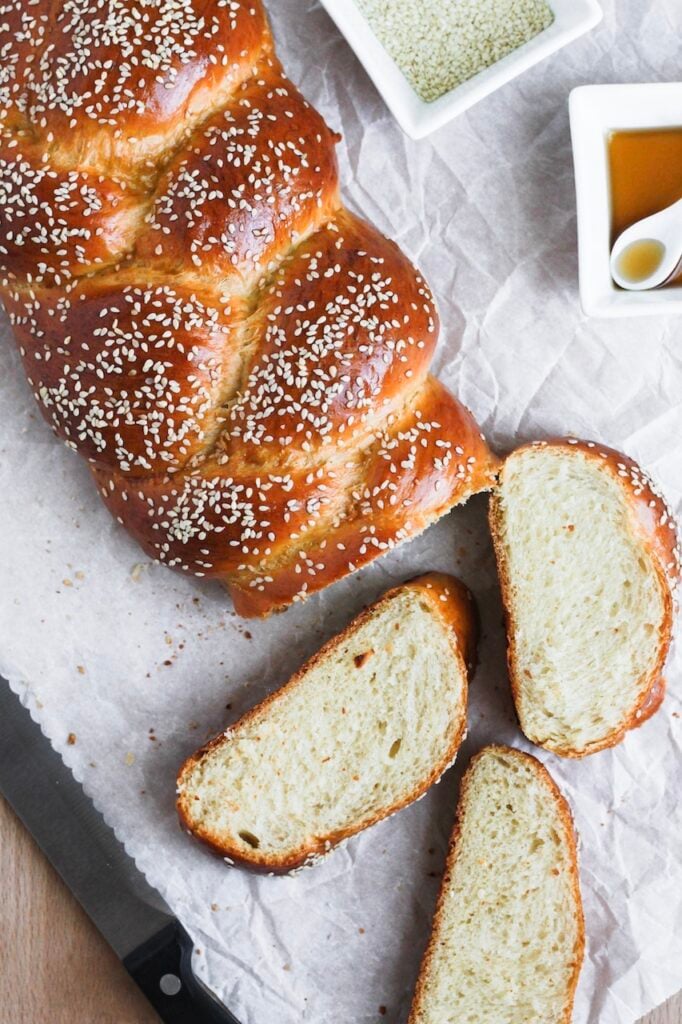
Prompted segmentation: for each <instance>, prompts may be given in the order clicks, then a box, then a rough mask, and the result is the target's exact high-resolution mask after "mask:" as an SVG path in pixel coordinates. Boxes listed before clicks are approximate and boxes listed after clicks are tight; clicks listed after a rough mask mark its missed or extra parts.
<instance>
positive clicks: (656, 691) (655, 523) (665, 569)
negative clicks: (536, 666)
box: [489, 437, 680, 758]
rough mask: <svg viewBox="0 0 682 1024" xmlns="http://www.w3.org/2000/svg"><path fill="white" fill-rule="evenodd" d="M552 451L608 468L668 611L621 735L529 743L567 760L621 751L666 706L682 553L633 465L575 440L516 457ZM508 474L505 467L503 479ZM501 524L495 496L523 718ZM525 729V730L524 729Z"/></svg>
mask: <svg viewBox="0 0 682 1024" xmlns="http://www.w3.org/2000/svg"><path fill="white" fill-rule="evenodd" d="M547 447H552V448H554V449H559V450H562V449H563V450H564V451H566V453H567V454H572V453H577V452H579V453H580V454H581V455H583V456H585V457H586V458H588V459H591V460H593V461H594V462H596V463H598V464H599V465H600V466H604V467H605V468H606V469H607V470H608V471H609V472H610V473H611V475H612V476H613V477H614V479H615V480H616V481H617V482H618V484H619V486H620V487H621V488H622V489H623V491H625V493H626V495H627V499H628V506H629V509H630V513H631V525H632V528H633V532H634V533H635V534H636V535H637V536H638V537H639V539H640V540H641V542H642V544H643V546H644V547H645V549H646V550H647V552H648V553H649V554H650V555H651V557H652V559H653V562H654V565H655V567H656V573H657V577H658V583H659V587H660V590H661V595H662V598H663V602H664V607H665V613H664V620H663V624H662V626H661V628H660V630H659V649H658V656H657V660H656V664H655V666H654V669H653V670H652V671H651V673H650V674H649V676H648V678H647V679H646V680H644V681H643V682H642V686H641V688H640V697H639V699H638V701H637V703H636V704H635V706H634V707H633V708H632V710H631V711H630V713H629V714H628V716H627V718H626V719H625V720H624V721H623V722H622V723H621V725H620V726H619V727H618V728H617V729H614V730H612V731H611V732H610V733H609V734H608V735H606V736H604V737H603V738H602V739H600V740H597V741H595V742H593V743H591V744H589V745H588V746H586V747H585V748H583V749H581V750H575V749H573V748H571V747H563V746H560V745H557V744H554V743H549V742H540V740H539V739H537V738H536V737H529V739H531V741H532V742H537V743H538V744H539V745H540V746H543V747H545V748H546V749H548V750H551V751H552V752H553V753H555V754H559V755H560V756H562V757H571V758H581V757H585V756H587V755H588V754H594V753H597V752H598V751H600V750H605V749H607V748H609V747H613V746H616V745H617V744H618V743H620V742H621V741H622V739H623V737H624V736H625V735H626V733H627V732H628V731H629V730H630V729H635V728H637V727H638V726H640V725H642V724H643V723H644V722H645V721H647V719H649V718H650V717H651V716H652V715H653V714H654V713H655V712H656V711H657V710H658V708H659V707H660V706H661V704H662V702H663V698H664V696H665V682H664V680H663V675H662V673H663V668H664V666H665V661H666V658H667V655H668V650H669V647H670V642H671V639H672V627H673V616H674V590H675V587H676V585H677V583H678V581H679V578H680V548H679V540H678V535H677V528H676V524H675V519H674V517H673V514H672V512H671V511H670V508H669V507H668V505H667V503H666V501H665V499H664V498H663V497H662V495H661V494H660V493H658V491H657V490H656V489H655V487H654V485H653V483H652V481H651V480H650V479H649V477H648V476H647V475H646V474H645V473H644V471H643V470H642V469H641V467H640V466H638V464H637V463H636V462H634V460H633V459H631V458H629V457H628V456H627V455H624V454H623V453H622V452H618V451H616V450H615V449H613V448H608V447H607V446H606V445H602V444H599V443H598V442H596V441H581V440H578V439H577V438H573V437H565V438H551V439H549V440H546V441H536V442H532V443H531V444H527V445H523V446H522V447H520V448H518V449H516V451H514V452H512V453H511V455H516V454H518V453H521V452H524V451H527V450H531V449H534V448H535V449H542V448H547ZM510 457H511V456H510ZM503 473H504V463H503V465H502V470H501V475H502V474H503ZM501 521H502V512H501V508H500V498H499V497H498V496H497V495H496V494H495V493H493V496H492V498H491V502H490V510H489V522H490V529H491V533H492V537H493V544H494V547H495V554H496V559H497V567H498V575H499V579H500V588H501V591H502V599H503V605H504V612H505V621H506V626H507V663H508V666H509V678H510V682H511V688H512V695H513V698H514V704H515V706H516V709H517V714H518V713H519V707H520V689H521V687H520V681H519V678H518V673H517V672H516V647H515V643H516V625H515V622H514V615H513V598H512V584H511V580H510V577H509V571H508V567H507V559H506V551H505V545H504V541H503V537H502V532H501ZM521 727H522V728H523V725H522V723H521Z"/></svg>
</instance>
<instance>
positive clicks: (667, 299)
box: [569, 82, 682, 317]
mask: <svg viewBox="0 0 682 1024" xmlns="http://www.w3.org/2000/svg"><path fill="white" fill-rule="evenodd" d="M569 113H570V119H571V138H572V141H573V162H574V164H575V189H576V198H577V205H578V260H579V267H580V270H579V277H580V301H581V303H582V307H583V310H584V312H585V313H586V314H587V316H597V317H624V316H651V315H652V314H656V313H659V314H666V315H670V314H677V313H682V286H679V285H674V286H672V287H668V288H660V289H657V290H653V291H636V290H634V291H623V290H622V289H620V288H618V287H617V286H616V284H615V282H614V280H613V277H612V276H611V186H610V168H609V152H608V141H609V136H610V134H611V132H614V131H633V130H634V131H638V130H642V129H647V128H653V129H655V128H676V127H682V83H679V82H654V83H649V84H645V85H582V86H579V87H578V88H577V89H574V90H573V92H572V93H571V95H570V98H569Z"/></svg>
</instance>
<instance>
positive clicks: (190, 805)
mask: <svg viewBox="0 0 682 1024" xmlns="http://www.w3.org/2000/svg"><path fill="white" fill-rule="evenodd" d="M475 618H476V617H475V611H474V605H473V600H472V598H471V595H470V594H469V591H468V590H467V589H466V587H464V585H463V584H461V583H460V582H459V581H458V580H456V579H453V578H452V577H450V576H443V575H438V574H429V575H426V576H420V577H418V578H417V579H415V580H412V581H411V582H409V583H405V584H403V585H402V586H399V587H396V588H395V589H394V590H390V591H389V592H388V593H386V594H385V595H384V596H383V597H382V598H381V599H380V600H379V601H378V602H377V603H376V604H374V605H372V606H371V607H370V608H368V609H367V610H366V611H365V612H364V613H363V614H362V615H360V616H359V617H358V618H357V619H355V621H354V622H352V623H351V624H350V626H349V627H348V628H347V629H346V630H345V631H344V632H343V633H341V634H340V635H339V636H337V637H335V638H334V639H332V640H331V641H330V642H329V643H328V644H326V645H325V646H324V647H323V648H322V650H321V651H320V652H319V653H318V654H317V655H315V656H314V657H313V658H312V659H311V660H310V661H308V662H307V664H305V665H304V666H303V668H301V669H300V671H299V672H297V673H296V675H295V676H293V678H292V679H291V680H290V681H289V682H288V683H287V684H286V685H285V686H284V687H283V688H282V689H281V690H278V691H277V692H276V693H274V694H273V695H272V696H270V697H268V698H267V700H265V701H263V703H262V704H259V705H258V706H257V707H255V708H253V709H252V710H251V711H249V712H248V713H247V714H246V715H244V717H243V718H241V719H240V720H239V721H238V722H237V723H236V724H235V725H233V726H231V727H230V728H229V729H228V730H227V732H226V733H224V734H223V735H221V736H218V737H217V738H216V739H214V740H213V741H212V742H211V743H209V744H208V745H207V746H205V747H203V748H202V749H201V750H199V751H198V752H197V753H196V754H194V755H193V756H192V757H190V758H189V760H188V761H186V762H185V764H184V765H183V767H182V768H181V770H180V774H179V777H178V810H179V813H180V818H181V821H182V822H183V823H184V825H185V826H186V827H187V828H188V829H189V831H190V832H192V833H193V834H194V835H195V836H197V837H198V838H199V839H201V840H203V841H204V842H205V843H207V844H208V845H209V846H211V847H213V848H214V849H215V850H216V851H218V852H219V853H221V854H222V855H223V856H224V857H225V858H226V859H227V860H229V861H237V862H241V863H243V864H246V865H248V866H249V867H252V868H256V869H260V870H262V871H269V872H285V871H290V870H292V869H293V868H297V867H300V866H301V865H303V864H306V863H312V862H314V861H315V860H317V859H319V858H320V857H321V856H322V855H324V854H325V853H327V852H328V851H329V850H330V849H331V848H332V847H333V846H335V845H336V844H337V843H339V842H340V841H342V840H344V839H346V838H348V837H349V836H352V835H354V834H355V833H356V832H359V831H360V830H361V829H364V828H367V827H368V826H370V825H373V824H374V823H375V822H377V821H380V820H381V819H382V818H385V817H386V816H387V815H389V814H393V813H394V812H395V811H398V810H400V808H402V807H405V806H406V805H407V804H409V803H411V802H412V801H413V800H416V799H417V798H418V797H419V796H421V795H422V794H423V793H425V792H426V790H427V789H428V788H429V786H431V784H432V783H434V782H436V781H437V780H438V779H439V777H440V776H441V775H442V773H443V772H444V771H445V770H446V768H448V766H449V765H450V764H451V763H452V762H453V760H454V758H455V755H456V754H457V750H458V748H459V745H460V743H461V741H462V738H463V736H464V731H465V726H466V708H467V674H468V671H469V669H470V667H471V664H472V659H473V657H474V650H475V642H476V625H475Z"/></svg>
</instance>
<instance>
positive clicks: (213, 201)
mask: <svg viewBox="0 0 682 1024" xmlns="http://www.w3.org/2000/svg"><path fill="white" fill-rule="evenodd" d="M5 6H6V8H7V9H6V11H5V12H4V13H5V17H4V20H3V24H2V25H0V47H2V53H3V56H4V58H5V60H6V62H7V76H6V79H5V81H4V84H0V192H1V193H2V194H3V195H5V196H6V197H8V200H11V201H7V202H6V203H5V204H4V205H3V209H2V211H0V290H1V291H2V293H3V295H4V299H5V305H6V307H7V310H8V313H9V315H10V319H11V321H12V323H13V326H14V331H15V335H16V338H17V342H18V344H19V347H20V349H21V353H22V357H23V360H24V365H25V369H26V373H27V376H28V378H29V381H30V383H31V386H32V388H33V391H34V394H35V396H36V399H37V400H38V402H39V403H40V405H41V407H42V409H43V412H44V414H45V416H46V418H47V420H48V422H49V423H50V424H51V425H52V427H53V429H54V430H55V432H56V433H57V434H58V435H59V436H60V437H62V439H63V440H65V441H66V443H67V444H68V445H69V446H70V447H72V448H73V449H74V450H76V451H78V452H79V453H80V454H81V455H82V456H83V457H84V458H86V459H87V460H88V461H89V463H90V465H91V468H92V470H93V473H94V475H95V477H96V479H97V482H98V484H99V486H100V490H101V492H102V494H103V496H104V497H105V500H106V503H107V505H108V507H109V508H110V509H111V511H112V512H113V514H114V515H115V516H116V518H117V520H118V521H119V522H120V523H121V524H122V525H124V526H125V527H126V528H127V529H129V530H130V532H131V533H133V535H134V536H135V537H136V538H137V539H138V540H139V542H140V543H141V544H142V546H143V547H144V549H145V551H146V552H147V553H148V554H149V555H150V556H151V557H153V558H156V559H158V560H159V561H161V562H163V563H165V564H166V565H169V566H172V567H174V568H177V569H180V570H181V571H185V572H188V573H192V574H196V575H198V576H202V577H212V578H217V579H220V580H221V581H223V582H224V583H225V584H226V585H227V586H228V587H229V588H230V589H231V590H232V592H233V594H234V597H235V602H236V606H237V608H238V610H239V611H240V612H241V613H242V614H246V615H267V614H269V612H271V611H273V610H276V609H281V608H284V607H286V606H287V605H288V604H290V603H291V601H293V600H300V599H303V598H304V597H306V596H308V595H309V594H311V593H313V592H314V591H316V590H318V589H320V587H322V586H326V585H327V584H329V583H331V582H333V581H334V580H336V579H338V578H340V577H341V576H344V575H346V574H347V573H349V572H352V571H354V569H355V568H358V567H359V566H360V565H364V564H366V563H367V562H369V561H370V560H371V559H372V558H374V557H377V556H378V555H380V554H381V553H382V552H384V551H387V550H389V548H391V547H392V546H394V545H395V544H397V543H399V542H401V541H403V540H406V539H408V538H410V537H412V536H414V535H415V534H416V533H419V532H420V531H421V530H423V529H424V528H425V527H426V526H427V525H428V524H429V523H431V522H433V521H434V520H435V519H436V518H438V516H439V515H441V514H443V513H444V512H446V511H447V510H448V509H450V508H451V507H452V506H453V505H455V504H456V503H457V502H459V501H462V500H466V498H467V497H468V496H469V495H470V494H472V493H474V492H475V491H476V490H479V489H486V488H487V487H488V486H489V485H490V482H491V475H492V473H493V472H494V469H495V467H496V460H495V458H494V456H492V455H491V453H490V452H489V451H488V449H487V447H486V446H485V443H484V442H483V441H482V439H481V437H480V434H479V432H478V429H477V428H476V426H475V424H474V423H473V421H472V420H471V417H470V415H469V413H468V412H467V411H466V410H465V409H463V408H462V407H461V406H460V405H459V403H458V402H457V401H456V400H455V399H454V398H452V397H451V396H450V395H449V394H448V393H447V392H446V391H445V390H444V389H443V388H441V387H440V386H439V385H437V384H436V383H435V382H434V381H433V380H431V379H429V378H428V377H427V374H428V367H429V364H430V362H431V358H432V356H433V351H434V348H435V345H436V341H437V336H438V317H437V314H436V310H435V306H434V302H433V298H432V296H431V293H430V291H429V289H428V286H427V285H426V283H425V282H424V281H423V279H422V278H421V276H420V275H419V273H418V272H417V271H416V270H415V268H414V267H413V266H412V264H411V263H410V261H409V260H408V259H407V258H406V257H405V256H404V254H403V253H402V252H401V251H400V250H399V249H398V247H397V246H396V245H394V244H393V243H392V242H390V241H388V239H386V238H384V237H383V236H382V235H380V234H379V232H377V231H376V230H375V229H374V228H372V227H371V226H370V225H369V224H367V223H365V222H364V221H362V220H361V219H360V218H358V217H356V216H354V215H353V214H351V213H350V212H349V211H348V210H346V209H345V208H344V207H343V206H342V204H341V199H340V196H339V182H338V167H337V161H336V155H335V145H336V142H337V141H338V138H339V137H338V135H336V134H335V133H334V132H333V131H332V130H330V129H329V128H328V127H327V125H326V124H325V122H324V120H323V118H322V117H321V116H320V115H319V114H318V113H317V111H315V110H314V109H313V108H312V107H311V106H310V105H309V104H308V103H307V102H306V100H305V99H304V98H303V97H302V96H301V94H300V93H299V91H298V90H297V89H296V88H295V86H293V85H292V83H291V82H290V81H289V80H288V79H287V78H286V76H285V74H284V73H283V71H282V68H281V65H280V64H279V61H278V60H277V57H276V56H275V54H274V51H273V43H272V37H271V34H270V29H269V27H268V23H267V18H266V15H265V11H264V8H263V5H262V3H261V2H260V0H230V2H229V3H221V4H218V3H217V2H216V0H187V2H186V3H183V4H182V5H180V7H178V5H177V4H176V3H175V2H174V0H159V2H158V3H155V4H151V5H150V4H148V3H145V4H141V3H140V0H112V2H111V6H110V9H108V10H109V14H108V17H107V18H106V19H104V18H103V15H102V11H103V8H102V5H101V4H100V3H98V2H96V0H78V2H76V0H36V2H35V3H33V4H32V5H31V17H30V18H27V17H26V15H25V14H24V4H23V2H22V0H9V3H8V4H6V5H5ZM180 8H181V9H180ZM48 39H49V41H50V42H49V45H48V43H47V40H48ZM36 52H40V53H41V59H40V61H35V60H34V59H33V57H34V54H35V53H36ZM422 448H424V450H423V451H422V450H421V449H422ZM345 550H348V555H347V557H346V556H344V551H345Z"/></svg>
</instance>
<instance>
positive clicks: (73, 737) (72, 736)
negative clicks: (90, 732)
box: [66, 732, 76, 747]
mask: <svg viewBox="0 0 682 1024" xmlns="http://www.w3.org/2000/svg"><path fill="white" fill-rule="evenodd" d="M66 742H67V743H68V744H69V746H70V747H73V746H75V743H76V734H75V732H70V733H69V735H68V736H67V737H66Z"/></svg>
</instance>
